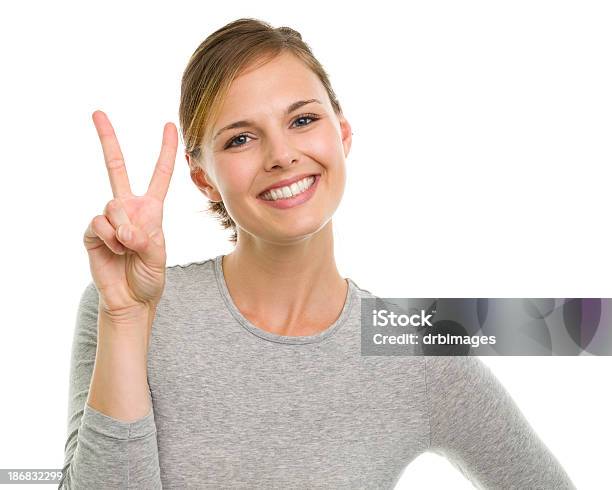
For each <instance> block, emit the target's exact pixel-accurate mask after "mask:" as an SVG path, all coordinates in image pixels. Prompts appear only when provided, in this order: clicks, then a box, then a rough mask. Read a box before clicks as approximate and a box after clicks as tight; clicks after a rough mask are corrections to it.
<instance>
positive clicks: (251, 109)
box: [218, 52, 327, 126]
mask: <svg viewBox="0 0 612 490" xmlns="http://www.w3.org/2000/svg"><path fill="white" fill-rule="evenodd" d="M310 98H318V99H319V100H321V101H322V102H326V101H327V97H326V92H325V87H323V84H322V83H321V81H320V80H319V78H318V76H317V75H316V74H315V73H314V72H313V71H312V70H311V69H310V68H309V67H308V66H307V65H306V64H305V63H304V62H303V61H302V60H300V59H299V58H297V57H296V56H295V55H293V54H291V53H288V52H284V53H282V54H280V55H278V56H276V57H274V58H272V59H271V60H269V61H265V62H264V63H263V64H262V62H261V61H259V62H256V63H254V64H253V65H252V66H249V67H247V68H246V69H245V70H244V71H243V72H242V73H241V74H240V75H239V76H238V77H236V78H235V79H234V80H233V82H232V84H231V85H230V88H229V91H228V93H227V96H226V97H225V100H224V102H223V104H222V106H221V111H220V113H219V121H218V126H223V125H224V124H227V123H231V122H232V121H233V119H235V118H241V117H250V116H255V115H256V113H259V112H261V111H272V112H277V111H284V110H285V109H286V108H287V106H288V105H289V104H291V103H292V102H295V101H296V100H300V99H310Z"/></svg>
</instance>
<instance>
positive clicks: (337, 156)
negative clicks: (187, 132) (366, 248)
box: [194, 53, 351, 242]
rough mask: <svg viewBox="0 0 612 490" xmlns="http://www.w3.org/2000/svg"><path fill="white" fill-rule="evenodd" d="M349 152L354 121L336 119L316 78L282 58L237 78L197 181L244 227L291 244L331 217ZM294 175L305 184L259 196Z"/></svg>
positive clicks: (285, 56) (287, 57)
mask: <svg viewBox="0 0 612 490" xmlns="http://www.w3.org/2000/svg"><path fill="white" fill-rule="evenodd" d="M301 101H309V102H307V103H303V102H301ZM292 106H293V107H292ZM235 123H237V124H235ZM229 125H233V126H234V127H231V128H227V126H229ZM350 147H351V128H350V126H349V123H348V122H347V121H346V120H345V119H344V118H343V117H341V118H339V117H338V116H337V115H336V114H335V112H334V110H333V108H332V105H331V102H330V100H329V97H328V95H327V92H326V90H325V88H324V87H323V85H322V83H321V82H320V80H319V79H318V77H317V76H316V75H315V73H313V72H312V71H311V70H310V69H309V68H308V67H307V66H306V65H305V64H303V63H302V62H301V61H300V60H299V58H297V57H295V56H294V55H292V54H290V53H283V54H281V55H279V56H277V57H275V58H273V59H272V60H271V61H268V62H266V63H265V64H263V65H259V66H256V65H253V66H251V67H249V68H247V69H246V70H245V71H244V72H243V73H242V74H241V75H240V76H239V77H237V78H236V79H235V80H234V81H233V83H232V84H231V86H230V89H229V93H228V95H227V98H226V100H225V101H224V103H223V106H222V107H221V111H220V115H219V117H218V118H217V121H216V122H215V124H214V127H213V131H212V140H211V141H208V142H205V143H203V144H202V150H203V160H204V172H203V173H202V174H200V176H199V177H198V178H197V179H194V181H195V182H196V184H198V186H199V187H200V188H201V189H202V190H203V191H204V192H205V193H206V195H207V196H208V198H209V199H211V200H212V201H220V200H223V203H224V205H225V208H226V209H227V211H228V213H229V215H230V216H231V217H232V219H233V220H234V222H235V223H236V224H237V226H238V227H239V228H242V230H244V231H246V232H248V233H249V234H251V235H253V236H255V237H259V238H261V239H264V240H267V241H272V242H291V241H295V240H299V239H303V238H306V237H308V236H310V235H312V234H314V233H316V232H317V231H319V230H320V229H321V228H322V227H323V226H325V225H326V224H327V223H328V221H329V220H330V219H331V217H332V215H333V214H334V212H335V210H336V209H337V207H338V205H339V204H340V200H341V199H342V195H343V193H344V186H345V180H346V172H345V158H346V156H347V155H348V152H349V150H350ZM308 176H316V177H315V180H314V183H313V184H311V182H312V179H308V180H306V181H304V180H301V178H302V177H308ZM295 178H298V180H300V182H301V183H300V184H296V185H293V186H291V185H290V186H289V189H288V188H287V187H284V189H283V190H279V191H278V192H276V191H275V192H274V193H273V195H272V196H271V195H270V194H262V192H263V191H264V190H266V189H269V188H270V187H276V186H277V185H278V184H279V182H281V181H284V180H287V179H289V180H290V181H291V180H294V179H295ZM304 183H305V184H306V186H308V185H311V187H310V188H308V189H305V187H304V186H303V185H302V184H304ZM304 189H305V190H304ZM289 190H291V194H290V195H291V196H293V197H290V198H288V199H287V198H285V197H286V196H288V195H289V194H288V191H289ZM281 196H283V198H282V199H277V200H270V199H271V198H273V197H276V198H278V197H281ZM239 233H240V232H239Z"/></svg>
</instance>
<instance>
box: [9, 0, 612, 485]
mask: <svg viewBox="0 0 612 490" xmlns="http://www.w3.org/2000/svg"><path fill="white" fill-rule="evenodd" d="M609 5H610V4H609V3H607V2H591V1H584V0H582V1H575V2H567V1H559V0H557V1H554V2H552V1H551V2H543V1H534V0H530V1H514V2H492V1H479V2H475V1H462V2H439V1H431V0H428V1H426V2H403V3H402V5H401V6H400V4H399V3H397V4H396V3H395V2H385V1H380V0H379V1H377V2H374V3H372V4H369V3H368V4H365V3H364V4H362V5H359V4H358V3H357V2H350V3H349V2H344V3H342V4H341V3H339V2H329V1H325V2H315V1H309V2H277V3H263V4H262V2H253V1H248V2H243V1H232V2H212V3H211V2H203V1H197V2H173V3H170V2H150V1H149V2H146V4H145V3H142V4H136V3H128V2H121V3H120V2H112V1H105V2H97V3H95V4H94V3H93V2H70V3H69V2H58V1H55V2H42V1H41V2H27V1H22V2H19V3H17V2H10V3H8V2H7V3H4V4H3V6H2V7H0V10H1V11H0V19H1V20H0V46H1V49H2V57H1V63H2V73H3V74H2V77H1V84H2V89H1V90H0V111H1V113H2V116H1V119H0V125H1V128H0V129H1V132H0V134H1V135H2V160H3V161H2V172H3V175H2V184H3V185H2V192H1V193H0V210H1V213H2V215H1V220H2V228H3V232H2V239H1V247H2V249H1V250H0V252H1V256H2V258H3V265H2V286H3V289H2V294H1V296H0V297H1V298H2V313H3V319H2V322H1V330H0V377H1V379H0V382H1V384H0V386H1V389H2V395H1V396H2V403H1V404H0V467H2V468H61V467H62V465H63V458H64V455H63V450H64V443H65V438H66V412H67V400H68V369H69V359H70V349H71V341H72V334H73V329H74V325H75V319H76V309H77V304H78V300H79V297H80V295H81V293H82V291H83V289H84V287H85V286H86V284H87V283H88V282H89V281H90V273H89V264H88V260H87V254H86V252H85V249H84V247H83V244H82V235H83V231H84V230H85V227H86V226H87V224H88V222H89V220H90V219H91V218H93V216H95V215H96V214H99V213H101V212H102V210H103V208H104V205H105V204H106V202H107V201H109V200H110V199H111V198H112V194H111V189H110V185H109V182H108V177H107V173H106V169H105V166H104V162H103V159H102V152H101V149H100V146H99V142H98V139H97V135H96V132H95V128H94V126H93V123H92V121H91V113H92V112H93V111H94V110H96V109H102V110H104V111H105V112H107V114H108V115H109V117H110V119H111V121H112V122H113V124H114V126H115V129H116V131H117V134H118V138H119V142H120V144H121V145H122V149H123V153H124V156H125V158H126V162H127V167H128V172H129V175H130V180H131V182H132V189H133V190H134V192H135V193H142V192H144V191H145V190H146V187H147V185H148V182H149V178H150V176H151V173H152V171H153V167H154V164H155V160H156V158H157V154H158V151H159V145H160V142H161V134H162V128H163V124H164V123H165V122H166V121H173V122H175V124H177V126H178V101H179V90H180V79H181V75H182V71H183V69H184V68H185V65H186V63H187V61H188V59H189V57H190V55H191V53H192V52H193V51H194V50H195V48H196V47H197V45H198V44H199V43H200V42H201V41H202V40H203V39H204V38H205V37H206V36H207V35H208V34H210V33H211V32H212V31H213V30H216V29H217V28H219V27H221V26H222V25H224V24H225V23H227V22H229V21H231V20H234V19H236V18H238V17H256V18H259V19H262V20H265V21H268V22H270V23H272V25H274V26H279V25H289V26H291V27H293V28H295V29H297V30H298V31H300V32H301V33H302V35H303V37H304V39H305V40H306V42H308V43H309V44H310V46H311V47H312V49H313V51H314V53H315V55H316V56H317V57H318V58H319V60H320V61H321V62H322V63H323V65H324V66H325V68H326V69H327V71H328V73H329V74H330V77H331V81H332V84H333V86H334V88H335V90H336V92H337V94H338V96H339V98H340V102H341V104H342V106H343V108H344V111H345V115H346V116H347V118H348V119H349V121H350V122H351V124H352V127H353V131H354V136H353V147H352V150H351V154H350V155H349V158H348V161H347V164H348V182H347V190H346V192H345V195H344V200H343V202H342V204H341V207H340V209H339V210H338V212H337V214H336V215H335V217H334V228H335V230H336V258H337V262H338V267H339V270H340V272H341V274H343V275H344V276H348V277H351V278H352V279H353V280H354V281H356V283H357V284H358V285H360V286H361V287H363V288H365V289H368V290H370V291H372V292H373V293H374V294H376V295H378V296H381V297H416V298H424V297H550V298H556V297H557V298H565V297H612V284H611V282H610V276H611V272H612V264H611V262H612V261H611V258H610V245H611V240H610V238H611V231H610V212H609V209H610V202H611V201H612V196H610V182H611V179H610V164H611V153H612V145H610V135H611V131H612V119H611V117H610V114H612V96H611V93H612V92H611V91H610V87H612V71H611V64H610V59H611V54H612V53H611V50H612V30H610V25H612V11H611V8H610V6H609ZM204 199H205V198H204V196H203V195H202V194H201V193H200V192H199V191H198V190H197V189H196V187H195V185H194V184H193V183H192V182H191V180H190V178H189V173H188V167H187V164H186V162H185V159H184V157H183V154H182V146H181V147H180V148H179V156H178V159H177V164H176V169H175V172H174V175H173V177H172V182H171V186H170V190H169V193H168V197H167V200H166V206H165V210H164V230H165V234H166V241H167V247H168V264H169V265H173V264H177V263H186V262H189V261H194V260H203V259H206V258H210V257H212V256H215V255H217V254H219V253H227V252H229V251H230V250H231V245H230V244H229V242H228V241H227V236H228V233H227V232H223V231H221V229H220V227H219V225H218V224H217V222H216V221H215V220H214V219H213V218H212V217H210V216H209V215H208V214H206V213H205V212H204V211H203V210H204V208H205V204H206V202H205V200H204ZM482 359H483V361H484V362H486V364H488V365H489V366H491V368H492V369H493V370H494V372H495V374H496V375H497V376H498V377H499V379H500V380H501V381H502V382H503V384H504V385H505V386H506V387H507V389H508V390H509V392H510V393H511V394H512V396H513V397H514V398H515V400H516V401H517V403H518V404H519V406H520V407H521V409H522V410H523V411H524V414H525V415H526V417H527V418H528V419H529V421H530V422H531V423H532V425H533V426H534V428H535V429H536V431H537V432H538V434H539V435H540V436H541V438H542V439H543V440H544V441H545V443H546V444H547V445H548V447H549V448H550V449H551V451H552V452H553V453H554V454H555V456H556V457H557V458H558V459H559V460H560V462H561V463H562V465H563V466H564V468H565V469H566V471H567V472H568V474H569V475H570V477H571V478H572V480H573V481H574V483H575V484H576V485H577V487H578V488H579V489H599V488H604V487H606V485H609V483H610V474H609V471H610V467H609V464H610V459H609V458H610V451H609V441H610V440H612V428H611V425H612V423H611V422H610V420H611V419H610V413H612V398H611V395H610V375H611V374H612V357H598V358H596V357H590V358H584V357H552V358H546V357H496V358H492V357H486V358H482ZM19 488H26V487H25V486H20V487H19ZM34 488H39V487H34ZM397 488H400V489H401V488H420V489H437V488H457V489H461V488H466V489H467V488H472V486H471V484H470V483H469V482H467V481H466V480H465V479H464V477H463V476H462V475H461V474H460V473H459V472H458V471H457V470H455V469H454V468H453V467H452V466H451V464H450V463H448V462H447V461H446V460H445V459H443V458H441V457H438V456H435V455H433V454H425V455H422V456H421V457H419V458H418V459H417V460H415V461H414V462H413V463H412V464H411V465H409V466H408V467H407V468H406V470H405V472H404V474H403V476H402V478H401V480H400V482H399V483H398V487H397Z"/></svg>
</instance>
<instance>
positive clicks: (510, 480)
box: [424, 356, 576, 490]
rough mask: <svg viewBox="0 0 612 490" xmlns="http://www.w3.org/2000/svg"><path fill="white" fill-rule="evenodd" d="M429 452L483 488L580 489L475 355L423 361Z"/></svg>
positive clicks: (443, 357) (439, 357)
mask: <svg viewBox="0 0 612 490" xmlns="http://www.w3.org/2000/svg"><path fill="white" fill-rule="evenodd" d="M424 357H425V378H426V379H425V382H426V386H427V393H428V402H429V413H430V417H429V419H430V444H429V451H430V452H434V453H436V454H439V455H441V456H443V457H445V458H446V459H447V460H448V461H449V462H450V463H451V464H452V465H453V466H454V467H455V468H457V469H458V470H459V471H460V472H461V473H462V474H463V475H464V476H465V477H466V478H467V479H468V480H469V481H470V482H472V484H474V486H475V487H476V488H479V489H504V490H506V489H521V490H522V489H526V488H529V489H556V490H561V489H572V490H575V488H576V487H575V486H574V484H573V483H572V481H571V480H570V479H569V477H568V475H567V474H566V473H565V471H564V469H563V468H562V467H561V465H560V463H559V462H558V461H557V459H556V458H555V456H554V455H553V454H552V453H551V452H550V450H549V449H548V448H547V447H546V445H545V444H544V443H543V442H542V441H541V440H540V439H539V437H538V435H537V434H536V432H535V431H534V429H533V428H532V427H531V425H530V424H529V422H528V421H527V420H526V418H525V417H524V415H523V414H522V413H521V411H520V410H519V408H518V406H517V404H516V403H515V401H514V399H513V398H512V397H511V396H510V394H509V393H508V392H507V390H506V389H505V388H504V387H503V386H502V384H501V383H500V381H499V380H498V379H497V378H496V377H495V376H494V374H493V373H492V372H491V370H490V368H489V367H488V366H487V365H486V364H484V363H483V362H482V361H481V360H480V359H479V358H478V357H475V356H424Z"/></svg>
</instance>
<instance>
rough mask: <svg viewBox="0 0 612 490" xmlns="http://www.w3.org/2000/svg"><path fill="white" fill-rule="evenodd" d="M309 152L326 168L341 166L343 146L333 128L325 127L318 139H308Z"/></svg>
mask: <svg viewBox="0 0 612 490" xmlns="http://www.w3.org/2000/svg"><path fill="white" fill-rule="evenodd" d="M307 145H308V152H309V153H310V155H311V156H312V158H314V159H315V160H316V161H318V162H319V163H321V165H324V166H326V167H333V166H337V165H339V164H340V163H341V162H340V159H342V155H343V151H342V144H341V141H340V139H339V136H338V134H337V133H336V131H335V130H334V128H332V127H325V128H324V130H322V131H320V133H319V134H318V135H317V136H316V137H310V138H309V139H308V143H307Z"/></svg>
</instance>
